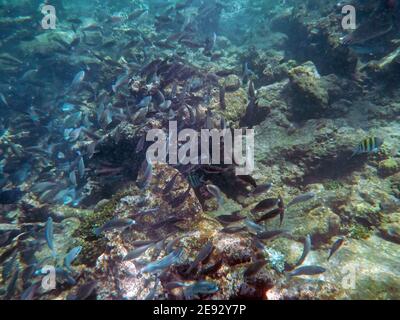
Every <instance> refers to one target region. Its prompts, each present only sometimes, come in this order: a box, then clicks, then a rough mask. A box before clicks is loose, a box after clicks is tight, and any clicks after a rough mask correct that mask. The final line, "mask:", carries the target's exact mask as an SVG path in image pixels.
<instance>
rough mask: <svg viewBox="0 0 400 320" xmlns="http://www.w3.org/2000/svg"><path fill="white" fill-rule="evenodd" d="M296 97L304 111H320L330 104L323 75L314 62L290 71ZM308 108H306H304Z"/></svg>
mask: <svg viewBox="0 0 400 320" xmlns="http://www.w3.org/2000/svg"><path fill="white" fill-rule="evenodd" d="M289 78H290V84H291V87H292V89H293V92H294V95H295V96H294V99H295V100H298V101H299V102H300V105H301V108H302V109H303V111H302V112H304V113H310V114H315V113H320V112H322V111H324V110H326V109H327V108H328V107H329V105H328V103H329V94H328V91H327V90H326V88H325V87H324V85H323V84H322V82H321V76H320V75H319V73H318V70H317V68H316V67H315V65H314V64H313V63H312V62H306V63H304V64H303V65H301V66H299V67H295V68H293V69H291V70H290V71H289ZM304 108H306V110H304Z"/></svg>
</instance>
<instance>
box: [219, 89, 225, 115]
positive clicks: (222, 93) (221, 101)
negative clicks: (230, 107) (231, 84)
mask: <svg viewBox="0 0 400 320" xmlns="http://www.w3.org/2000/svg"><path fill="white" fill-rule="evenodd" d="M219 106H220V107H221V109H222V110H226V102H225V86H223V85H222V86H220V87H219Z"/></svg>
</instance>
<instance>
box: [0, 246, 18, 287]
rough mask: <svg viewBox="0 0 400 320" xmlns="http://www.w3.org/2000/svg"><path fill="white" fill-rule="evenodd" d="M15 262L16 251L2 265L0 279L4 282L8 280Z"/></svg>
mask: <svg viewBox="0 0 400 320" xmlns="http://www.w3.org/2000/svg"><path fill="white" fill-rule="evenodd" d="M16 262H17V251H15V252H14V253H13V255H12V256H11V258H10V259H9V260H8V261H7V262H6V263H4V265H3V270H2V277H3V279H4V280H7V279H8V277H9V275H10V274H11V271H12V270H13V269H14V267H15V266H16Z"/></svg>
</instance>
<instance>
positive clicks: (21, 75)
mask: <svg viewBox="0 0 400 320" xmlns="http://www.w3.org/2000/svg"><path fill="white" fill-rule="evenodd" d="M45 4H49V5H53V6H54V7H55V8H56V17H57V19H56V28H55V29H46V30H45V29H43V28H42V24H41V22H42V19H43V17H44V16H43V14H42V13H41V7H42V6H43V5H44V3H43V1H34V0H26V1H24V0H19V1H17V0H10V1H5V0H0V187H1V190H0V269H1V276H0V296H1V297H2V299H78V300H82V299H99V300H101V299H138V300H143V299H148V300H153V299H161V300H162V299H399V298H400V250H399V246H400V153H399V151H400V122H399V119H400V85H399V80H400V77H399V74H400V73H399V72H400V33H399V24H398V21H400V20H399V15H400V7H399V5H398V1H396V0H380V1H377V0H364V1H361V0H360V1H357V0H355V1H350V0H349V1H343V2H341V3H338V2H337V1H321V0H287V1H273V0H232V1H219V0H179V1H172V0H171V1H167V0H148V1H135V0H131V1H129V0H119V1H115V0H114V1H106V0H104V1H94V0H86V1H72V0H70V1H62V0H53V1H48V2H46V3H45ZM345 4H351V5H353V6H354V7H355V8H356V12H357V28H356V29H355V30H354V31H352V30H350V31H349V30H347V31H346V30H343V28H342V19H343V17H344V14H342V7H343V6H344V5H345ZM172 120H175V121H177V123H178V128H179V129H180V130H182V129H185V128H192V129H195V130H198V131H200V130H201V129H202V128H207V129H212V128H217V129H224V128H227V129H229V128H232V129H237V128H254V130H255V155H254V156H255V166H256V167H255V170H254V172H253V173H252V174H251V175H247V176H236V175H235V173H234V172H235V171H234V169H235V167H234V166H233V165H229V164H221V165H174V166H173V165H166V164H151V163H148V162H147V161H146V156H145V154H146V150H147V148H148V147H149V146H150V145H151V143H150V142H146V141H145V137H146V133H147V132H148V130H150V129H155V128H157V129H163V130H164V131H165V132H168V123H169V121H172ZM221 148H222V147H221ZM53 274H54V277H53ZM53 280H54V281H53ZM52 281H53V282H54V283H53V282H52ZM46 284H47V286H46Z"/></svg>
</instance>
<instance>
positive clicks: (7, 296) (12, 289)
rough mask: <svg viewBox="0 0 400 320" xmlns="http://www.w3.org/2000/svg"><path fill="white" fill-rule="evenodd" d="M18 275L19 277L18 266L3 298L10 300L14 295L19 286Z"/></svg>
mask: <svg viewBox="0 0 400 320" xmlns="http://www.w3.org/2000/svg"><path fill="white" fill-rule="evenodd" d="M18 277H19V268H18V267H17V269H16V270H15V272H14V274H13V276H12V278H11V280H10V282H9V283H8V286H7V289H6V294H5V296H4V298H3V299H4V300H10V299H11V298H12V297H13V295H14V293H15V289H16V287H17V281H18Z"/></svg>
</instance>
